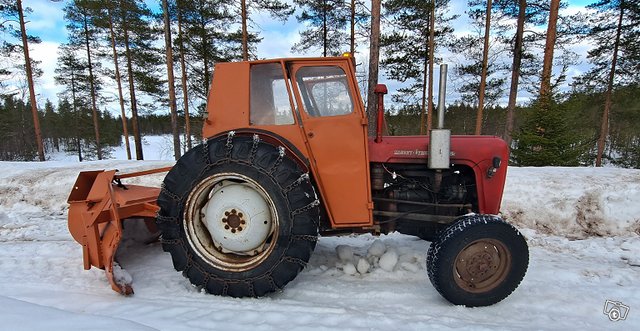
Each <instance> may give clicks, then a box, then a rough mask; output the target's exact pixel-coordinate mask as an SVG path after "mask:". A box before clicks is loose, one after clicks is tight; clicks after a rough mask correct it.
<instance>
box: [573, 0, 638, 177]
mask: <svg viewBox="0 0 640 331" xmlns="http://www.w3.org/2000/svg"><path fill="white" fill-rule="evenodd" d="M589 8H592V9H595V10H596V12H597V14H596V15H593V16H592V19H591V21H590V25H591V26H590V29H589V32H588V37H589V38H591V39H592V40H593V41H594V44H595V45H596V47H595V48H593V49H591V50H590V51H589V53H588V55H587V58H588V59H589V62H591V64H592V65H593V68H592V69H591V70H590V71H589V72H588V73H586V74H585V75H584V76H583V77H582V78H581V80H580V82H579V83H578V84H583V85H585V87H586V89H588V90H591V91H596V92H600V91H604V102H603V106H604V109H603V111H602V119H601V120H600V134H599V136H598V142H597V154H596V166H601V165H602V158H603V155H604V151H605V147H606V146H605V145H607V138H608V130H609V122H610V114H611V108H612V105H613V92H614V91H613V90H614V88H615V87H616V86H617V85H626V84H637V83H638V82H640V64H639V63H640V46H639V43H638V40H640V27H639V26H640V1H638V0H600V1H598V2H596V3H593V4H592V5H590V6H589ZM603 87H604V89H603Z"/></svg>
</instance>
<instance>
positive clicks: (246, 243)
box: [183, 173, 279, 272]
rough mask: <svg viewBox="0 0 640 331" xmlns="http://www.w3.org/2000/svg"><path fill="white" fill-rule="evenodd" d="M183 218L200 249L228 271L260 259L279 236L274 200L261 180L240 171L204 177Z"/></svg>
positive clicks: (188, 234) (246, 267)
mask: <svg viewBox="0 0 640 331" xmlns="http://www.w3.org/2000/svg"><path fill="white" fill-rule="evenodd" d="M183 223H184V229H185V232H186V237H187V241H188V242H189V245H190V246H191V247H192V248H193V250H194V251H195V253H196V254H197V255H198V256H199V257H200V258H202V259H204V260H205V261H208V262H209V263H210V264H212V265H214V266H215V267H216V268H219V269H222V270H226V271H235V272H241V271H246V270H249V269H252V268H255V267H256V266H258V265H260V264H261V263H262V262H263V261H264V260H265V259H266V258H267V257H268V256H269V255H270V253H271V252H272V251H273V249H274V247H275V246H276V241H277V239H278V238H277V237H278V231H277V229H278V228H279V220H278V215H277V212H276V207H275V204H274V202H273V200H272V199H271V198H270V197H269V195H268V194H267V192H266V191H265V189H264V188H263V187H262V186H261V185H260V184H258V183H257V182H256V181H254V180H253V179H251V178H249V177H247V176H244V175H241V174H237V173H220V174H216V175H213V176H210V177H208V178H206V179H204V180H203V181H201V182H200V183H198V185H197V186H196V187H195V188H194V189H193V190H192V191H191V193H190V194H189V196H188V197H187V201H186V204H185V214H184V220H183Z"/></svg>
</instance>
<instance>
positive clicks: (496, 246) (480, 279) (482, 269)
mask: <svg viewBox="0 0 640 331" xmlns="http://www.w3.org/2000/svg"><path fill="white" fill-rule="evenodd" d="M510 268H511V255H510V254H509V253H508V251H507V249H506V247H505V245H504V244H503V243H502V242H501V241H499V240H494V239H481V240H476V241H474V242H472V243H471V244H469V245H467V246H466V247H465V248H464V249H462V250H461V251H460V253H459V254H458V256H457V257H456V262H455V265H454V272H455V273H456V276H457V277H455V280H456V283H458V285H459V286H461V287H462V288H464V289H465V290H467V291H469V292H473V293H480V292H487V291H490V290H492V289H494V288H496V287H497V286H498V285H500V283H501V282H502V281H503V280H504V279H505V278H506V275H507V273H508V271H509V269H510Z"/></svg>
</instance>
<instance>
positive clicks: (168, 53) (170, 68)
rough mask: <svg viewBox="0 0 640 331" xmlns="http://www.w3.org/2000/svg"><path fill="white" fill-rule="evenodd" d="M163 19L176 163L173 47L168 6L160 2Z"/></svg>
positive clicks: (177, 149)
mask: <svg viewBox="0 0 640 331" xmlns="http://www.w3.org/2000/svg"><path fill="white" fill-rule="evenodd" d="M162 11H163V17H164V44H165V50H166V60H167V83H168V84H169V108H170V112H171V129H172V130H171V131H172V133H173V156H174V158H175V160H176V161H177V160H178V159H179V158H180V148H181V147H180V132H179V130H178V111H177V105H176V88H175V84H174V79H173V47H172V45H171V20H170V18H169V16H170V14H169V4H168V1H167V0H162Z"/></svg>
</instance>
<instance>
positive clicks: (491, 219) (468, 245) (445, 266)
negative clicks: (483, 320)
mask: <svg viewBox="0 0 640 331" xmlns="http://www.w3.org/2000/svg"><path fill="white" fill-rule="evenodd" d="M528 264H529V248H528V246H527V242H526V240H525V239H524V237H523V236H522V234H520V232H519V231H518V230H517V229H516V228H514V227H513V226H512V225H511V224H509V223H506V222H505V221H503V220H502V219H500V218H499V217H496V216H490V215H471V216H463V217H462V218H461V219H459V220H458V221H456V222H455V223H453V224H451V225H450V226H449V227H447V228H446V229H445V230H444V231H443V232H441V233H440V234H439V236H438V238H437V239H436V240H435V241H434V242H433V243H432V244H431V246H430V247H429V252H428V253H427V272H428V275H429V280H430V281H431V284H433V287H435V289H436V290H437V291H438V292H439V293H440V294H441V295H442V296H443V297H444V298H445V299H447V300H449V301H450V302H451V303H453V304H456V305H465V306H468V307H479V306H489V305H493V304H495V303H497V302H500V301H502V300H503V299H504V298H506V297H507V296H509V295H510V294H511V293H512V292H513V291H514V290H515V289H516V288H517V287H518V285H519V284H520V282H521V281H522V279H523V278H524V275H525V274H526V272H527V266H528Z"/></svg>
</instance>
